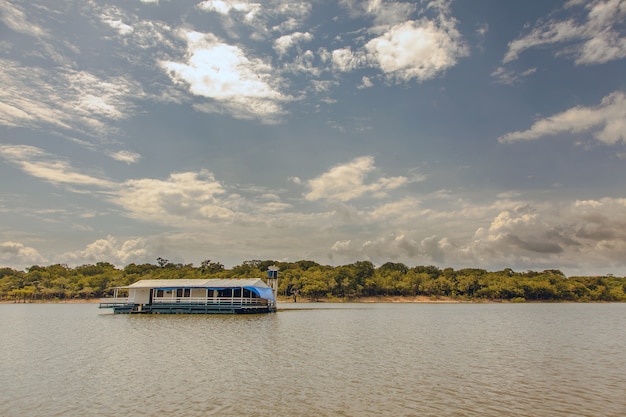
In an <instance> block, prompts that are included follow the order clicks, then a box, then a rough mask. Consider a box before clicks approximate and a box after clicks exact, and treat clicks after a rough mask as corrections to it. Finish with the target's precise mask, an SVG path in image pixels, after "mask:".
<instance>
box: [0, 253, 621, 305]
mask: <svg viewBox="0 0 626 417" xmlns="http://www.w3.org/2000/svg"><path fill="white" fill-rule="evenodd" d="M272 265H276V266H278V267H279V268H280V273H279V280H278V283H279V287H278V293H279V296H284V297H294V298H295V297H304V298H308V299H311V300H322V299H331V300H338V299H341V300H352V299H358V298H361V297H378V296H428V297H432V298H435V299H436V298H440V297H450V298H454V299H458V300H468V301H471V300H475V301H480V300H509V301H520V302H522V301H626V279H625V278H623V277H622V278H620V277H614V276H612V275H606V276H572V277H566V276H565V275H564V274H563V273H562V272H561V271H559V270H556V269H550V270H544V271H541V272H537V271H526V272H515V271H513V270H512V269H510V268H506V269H503V270H501V271H487V270H484V269H477V268H467V269H459V270H454V269H453V268H444V269H440V268H438V267H436V266H416V267H409V266H407V265H405V264H403V263H394V262H387V263H385V264H383V265H381V266H379V267H375V266H374V264H373V263H372V262H369V261H359V262H355V263H352V264H348V265H341V266H328V265H321V264H318V263H316V262H313V261H306V260H301V261H297V262H276V261H272V260H265V261H262V260H250V261H244V262H243V263H242V264H241V265H237V266H234V267H233V268H231V269H226V268H224V265H223V264H221V263H220V262H213V261H211V260H206V261H203V262H202V263H201V264H200V265H199V266H194V265H193V264H180V263H173V262H170V261H169V260H167V259H164V258H157V260H156V264H150V263H145V264H134V263H131V264H129V265H127V266H125V267H124V268H117V267H115V266H114V265H113V264H110V263H108V262H98V263H96V264H95V265H91V264H88V265H81V266H77V267H73V268H72V267H69V266H67V265H64V264H54V265H49V266H39V265H33V266H31V267H30V268H26V270H25V271H20V270H15V269H12V268H8V267H4V268H3V267H0V300H5V301H6V300H12V301H14V302H27V301H34V300H69V299H91V298H100V297H106V296H109V295H112V293H113V288H114V287H121V286H126V285H130V284H132V283H134V282H136V281H138V280H141V279H202V278H204V279H207V278H256V277H264V276H265V275H266V271H267V268H268V267H269V266H272Z"/></svg>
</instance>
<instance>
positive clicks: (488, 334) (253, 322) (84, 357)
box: [0, 303, 626, 417]
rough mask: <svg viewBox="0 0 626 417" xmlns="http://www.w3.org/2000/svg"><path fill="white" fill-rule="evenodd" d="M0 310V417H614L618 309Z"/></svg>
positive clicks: (621, 389)
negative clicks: (227, 313) (143, 312)
mask: <svg viewBox="0 0 626 417" xmlns="http://www.w3.org/2000/svg"><path fill="white" fill-rule="evenodd" d="M279 309H280V310H279V312H278V313H276V314H268V315H245V316H217V315H208V316H205V315H193V316H187V315H173V316H168V315H158V316H157V315H155V316H143V315H139V316H137V315H133V316H129V315H113V314H109V310H100V309H98V308H97V305H94V304H31V305H20V304H4V305H0V416H3V417H12V416H87V415H89V416H120V415H135V416H209V415H216V416H594V417H595V416H624V415H626V352H625V348H626V331H625V330H626V304H305V303H303V304H300V303H298V304H279Z"/></svg>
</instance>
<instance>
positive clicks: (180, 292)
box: [176, 288, 183, 298]
mask: <svg viewBox="0 0 626 417" xmlns="http://www.w3.org/2000/svg"><path fill="white" fill-rule="evenodd" d="M182 296H183V289H182V288H177V289H176V298H180V297H182Z"/></svg>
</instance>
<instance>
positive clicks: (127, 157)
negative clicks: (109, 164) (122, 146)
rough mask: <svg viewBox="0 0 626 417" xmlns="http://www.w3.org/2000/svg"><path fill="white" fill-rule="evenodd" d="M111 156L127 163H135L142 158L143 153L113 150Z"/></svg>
mask: <svg viewBox="0 0 626 417" xmlns="http://www.w3.org/2000/svg"><path fill="white" fill-rule="evenodd" d="M110 156H111V158H113V159H115V160H117V161H120V162H126V163H127V164H132V163H135V162H137V161H138V160H139V159H140V158H141V155H139V154H138V153H136V152H131V151H117V152H112V153H110Z"/></svg>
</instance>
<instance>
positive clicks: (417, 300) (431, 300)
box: [0, 295, 620, 305]
mask: <svg viewBox="0 0 626 417" xmlns="http://www.w3.org/2000/svg"><path fill="white" fill-rule="evenodd" d="M276 301H277V302H279V303H283V304H300V303H303V304H304V303H311V304H330V303H337V304H345V303H355V304H360V303H362V304H375V303H381V304H384V303H387V304H517V303H522V304H523V303H527V304H528V303H533V304H535V303H620V301H590V300H585V301H564V300H524V301H514V300H499V299H493V300H491V299H458V298H452V297H436V298H435V297H429V296H425V295H417V296H400V295H398V296H392V295H388V296H379V297H376V296H372V297H355V298H349V297H346V298H335V297H333V298H320V299H312V298H307V297H298V301H297V302H294V301H293V298H292V297H284V296H279V297H278V298H277V300H276ZM99 302H100V298H80V299H69V300H26V302H24V301H23V300H20V301H15V300H0V305H2V304H98V303H99Z"/></svg>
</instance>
